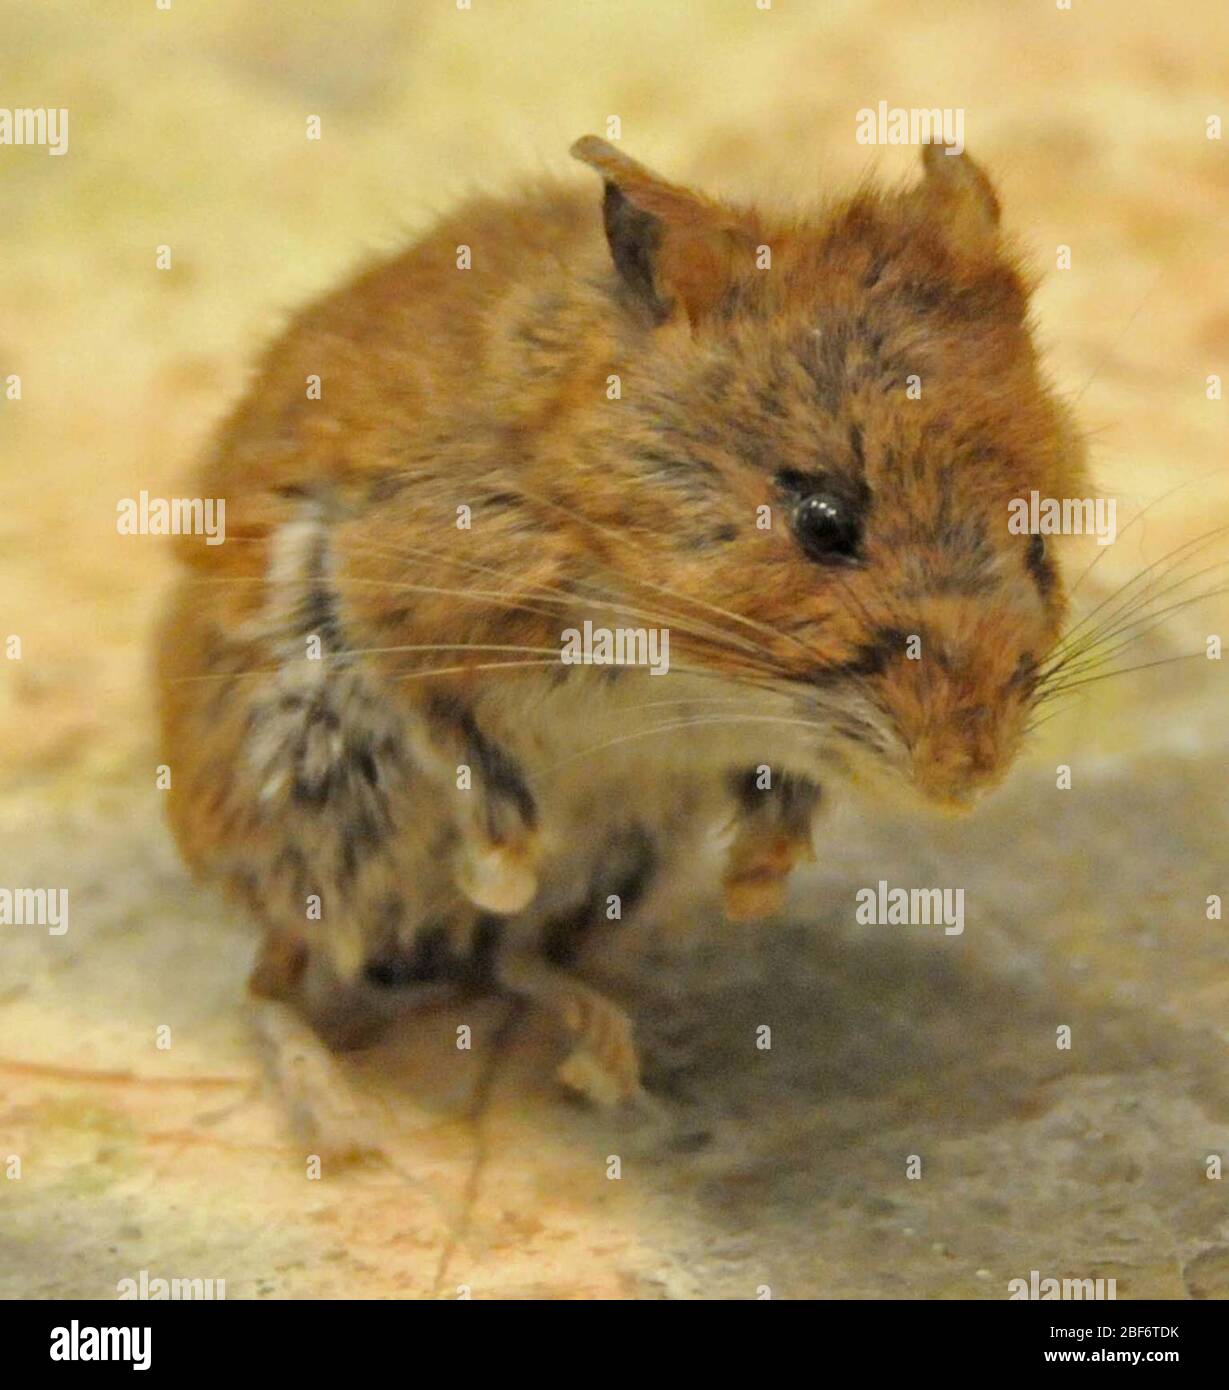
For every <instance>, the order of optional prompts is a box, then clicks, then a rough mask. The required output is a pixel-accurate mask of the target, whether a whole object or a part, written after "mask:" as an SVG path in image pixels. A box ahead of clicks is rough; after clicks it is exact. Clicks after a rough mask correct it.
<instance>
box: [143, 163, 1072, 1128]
mask: <svg viewBox="0 0 1229 1390" xmlns="http://www.w3.org/2000/svg"><path fill="white" fill-rule="evenodd" d="M573 153H574V154H575V155H576V156H577V157H578V158H579V159H580V160H582V161H583V162H584V163H586V164H587V165H589V166H590V167H591V168H592V169H594V170H596V172H597V173H598V174H599V175H600V176H601V179H602V180H603V184H604V194H603V197H602V199H601V201H600V202H599V200H598V198H597V197H595V196H594V191H593V190H592V189H591V188H590V187H589V186H587V185H585V186H581V185H580V184H576V185H573V184H572V183H567V184H565V183H539V184H535V185H532V186H527V187H525V188H522V189H521V190H520V191H519V192H518V193H517V194H516V195H515V196H513V197H509V198H480V199H477V200H475V201H472V202H469V203H467V204H466V205H464V206H462V207H461V208H459V209H458V210H457V211H456V212H455V213H453V214H452V215H451V216H448V217H446V218H445V219H444V220H443V221H441V222H440V223H438V224H437V225H436V226H435V227H434V228H433V229H432V230H431V231H430V232H429V233H428V234H427V235H425V236H424V237H423V238H422V239H421V240H420V241H418V242H417V243H416V244H415V245H413V246H412V247H411V248H410V249H409V250H408V251H406V252H404V253H403V254H401V255H399V256H397V257H395V258H394V259H391V260H388V261H386V262H383V263H381V264H378V265H375V266H373V267H372V268H370V269H368V270H366V271H365V272H364V273H363V274H361V275H359V276H358V278H357V279H355V280H353V281H352V282H351V283H349V284H347V285H345V286H344V287H343V288H341V289H339V290H337V291H336V292H334V293H332V294H330V295H328V296H326V297H325V298H323V299H321V300H320V301H319V302H317V303H315V304H314V305H312V306H311V307H310V308H308V309H307V310H306V311H305V312H303V313H302V314H300V315H299V316H298V317H297V318H296V319H295V321H294V322H293V323H292V324H291V326H290V328H289V329H288V330H287V331H286V332H285V334H284V335H283V336H282V337H281V338H280V340H279V341H278V342H276V343H275V344H274V345H273V347H272V348H271V349H270V350H269V351H268V352H267V354H266V356H265V358H264V361H263V364H262V366H261V368H260V371H259V374H258V376H257V378H256V381H255V383H254V385H253V386H252V388H251V389H250V390H249V392H248V393H247V395H246V397H245V398H244V399H243V401H242V402H241V403H240V404H239V406H238V408H237V409H236V410H235V411H234V412H233V414H232V415H231V416H230V418H229V419H228V421H227V422H226V424H225V426H224V427H223V428H222V429H221V431H220V433H219V434H218V436H217V439H216V441H215V442H214V444H213V446H212V448H211V450H210V453H209V456H208V459H207V460H206V462H205V465H204V468H203V470H202V472H201V474H200V477H199V481H198V483H197V489H198V491H199V493H200V495H201V496H205V497H214V498H224V499H225V502H226V518H227V535H226V539H225V543H224V544H221V545H205V544H203V543H202V542H201V540H200V538H199V537H183V538H182V539H181V541H180V542H179V556H180V559H181V561H182V563H183V575H182V578H181V580H180V583H179V586H178V589H177V592H176V594H175V596H174V600H173V603H172V607H171V610H170V613H169V615H168V618H167V621H166V622H165V624H164V626H163V628H162V631H161V635H160V638H159V669H160V686H161V694H162V706H163V721H164V736H165V753H164V757H165V761H166V762H167V763H168V764H170V766H171V768H172V773H173V781H172V790H171V793H170V818H171V823H172V826H173V828H174V832H175V835H176V837H177V840H178V842H179V845H180V848H181V850H182V852H183V854H184V857H185V858H186V860H187V861H188V863H189V864H190V865H191V866H192V867H193V869H195V870H197V871H198V872H200V873H201V874H203V875H207V876H209V877H210V878H213V879H216V880H218V881H220V882H221V883H223V884H224V885H226V886H227V887H228V888H229V889H230V890H231V892H232V893H233V894H234V896H235V897H237V898H238V899H239V900H240V901H241V902H242V903H243V904H244V905H245V907H246V908H247V909H248V910H249V911H250V913H251V915H252V916H253V918H254V919H255V921H256V922H257V923H258V924H259V926H260V927H261V928H262V929H263V931H264V934H265V935H264V941H265V945H264V949H263V951H262V954H261V956H260V959H259V960H258V962H257V965H256V969H255V972H254V974H253V977H252V988H253V991H254V992H255V993H256V994H257V995H258V996H259V997H260V998H262V999H263V1000H264V1001H265V1017H266V1023H267V1024H268V1026H269V1027H270V1028H271V1029H272V1030H273V1032H274V1034H275V1036H276V1038H277V1039H278V1045H279V1047H280V1048H281V1049H282V1053H281V1055H282V1059H283V1063H285V1067H284V1070H287V1071H288V1072H295V1073H296V1074H297V1073H298V1072H299V1071H303V1070H304V1069H306V1072H307V1073H311V1074H312V1075H313V1076H314V1077H315V1081H313V1083H312V1084H313V1085H316V1086H317V1094H319V1087H320V1086H323V1087H324V1088H325V1090H329V1088H333V1089H332V1091H331V1092H330V1093H331V1094H332V1095H333V1096H334V1097H336V1096H337V1095H339V1094H343V1091H344V1088H342V1087H341V1085H340V1082H339V1079H338V1077H337V1075H335V1074H334V1073H333V1071H332V1066H333V1064H332V1063H330V1062H329V1061H328V1059H327V1057H326V1056H325V1054H324V1053H323V1051H319V1052H317V1051H316V1049H315V1043H314V1041H313V1039H314V1036H315V1034H316V1033H318V1034H319V1035H320V1036H323V1037H324V1038H325V1039H327V1040H328V1041H329V1042H330V1043H331V1044H333V1045H346V1044H352V1043H357V1042H362V1041H365V1040H367V1039H368V1038H369V1037H371V1036H374V1034H375V1033H376V1032H377V1031H378V1028H379V1027H380V1026H381V1025H382V1024H383V1023H384V1022H385V1021H386V1020H387V1018H388V1017H390V1016H391V1014H392V1013H393V1012H395V1006H396V1005H397V1004H398V1003H399V1001H401V1000H403V999H406V998H409V997H419V996H421V995H423V994H424V993H430V992H431V991H433V990H435V989H437V988H439V987H454V986H455V984H456V982H457V981H459V980H464V979H471V980H472V979H477V980H480V981H486V982H489V983H491V984H493V985H498V986H502V987H505V988H508V989H510V990H514V991H519V992H524V993H527V994H530V995H532V996H534V997H535V998H537V999H539V1000H542V1001H544V1002H545V1003H547V1004H548V1005H550V1006H551V1007H552V1008H554V1009H555V1010H556V1011H557V1013H558V1016H559V1018H560V1020H561V1021H562V1023H563V1024H564V1026H565V1027H566V1029H567V1030H568V1031H569V1032H570V1034H571V1035H572V1038H573V1050H572V1052H571V1054H570V1055H569V1057H568V1059H567V1061H566V1062H565V1063H564V1066H563V1068H562V1070H561V1075H562V1077H563V1079H564V1080H565V1081H566V1082H567V1083H568V1084H569V1085H571V1086H573V1087H575V1088H576V1089H579V1090H582V1091H585V1092H586V1093H588V1094H590V1095H593V1096H595V1097H597V1098H599V1099H610V1100H614V1099H618V1098H620V1097H624V1096H629V1095H632V1094H634V1093H635V1092H636V1090H637V1087H638V1076H639V1073H638V1065H637V1060H636V1051H635V1047H634V1045H633V1040H632V1027H631V1024H630V1022H629V1020H628V1018H627V1017H626V1015H625V1014H624V1013H623V1012H622V1011H620V1010H619V1009H618V1008H616V1007H615V1006H614V1005H613V1004H612V1003H610V1002H609V1001H607V1000H606V999H604V998H603V997H602V996H600V995H599V994H597V993H595V992H594V991H593V990H592V989H590V988H589V987H588V986H586V985H585V984H583V983H582V982H581V981H580V980H578V979H577V978H576V977H575V976H573V975H572V974H571V973H569V972H568V970H567V968H566V966H567V964H568V963H569V962H570V960H571V958H572V957H573V955H574V954H575V952H576V950H577V949H578V948H579V947H580V946H581V945H582V943H583V940H584V938H585V936H586V933H587V932H589V931H591V930H592V929H593V928H594V927H603V928H605V927H610V925H611V923H612V921H613V920H615V919H617V920H622V921H626V920H627V919H628V918H629V917H630V916H632V915H633V914H634V913H635V912H636V911H637V910H644V905H645V903H646V902H650V903H651V901H652V897H653V895H654V894H655V893H657V892H659V891H661V890H662V888H663V885H665V884H667V883H668V882H670V881H671V880H679V879H680V878H682V879H684V880H685V879H686V878H687V877H688V875H692V876H694V875H695V872H696V866H697V864H700V863H702V862H703V855H704V853H705V848H706V846H707V845H709V844H710V843H711V841H712V839H713V837H714V835H717V834H720V833H721V832H722V831H724V833H725V848H724V854H725V867H724V870H723V878H722V887H723V892H724V899H725V903H726V907H727V911H728V912H729V913H730V915H732V916H738V917H751V916H759V915H764V914H768V913H771V912H772V911H773V910H774V909H775V907H776V906H777V905H778V903H779V901H780V896H781V890H782V886H783V884H784V882H785V879H786V876H787V875H788V874H789V872H790V870H791V869H792V868H793V867H794V866H795V865H796V864H797V863H798V862H800V861H802V860H805V859H807V858H809V857H812V855H813V850H812V822H813V819H814V816H815V814H816V812H817V809H818V807H819V804H820V801H821V787H823V786H824V784H825V783H827V782H829V781H835V782H839V781H841V780H842V779H843V778H845V777H846V776H848V775H849V774H850V773H851V772H856V773H858V774H859V775H861V776H867V777H870V778H871V779H872V780H874V779H889V780H892V781H895V782H898V783H900V784H901V785H903V786H909V787H911V788H913V789H914V790H915V791H916V793H917V794H918V795H919V796H921V797H922V798H924V799H926V800H928V801H930V802H934V803H937V804H941V805H947V806H964V805H967V804H968V803H970V802H971V801H972V799H973V798H974V797H975V796H976V795H977V794H978V793H979V792H980V791H982V790H983V789H985V788H988V787H990V786H992V785H993V784H994V783H996V782H997V781H998V780H999V779H1000V778H1001V777H1002V776H1003V774H1004V772H1005V771H1006V769H1007V768H1008V766H1009V765H1010V763H1011V761H1012V759H1013V756H1014V755H1015V753H1016V751H1017V750H1018V748H1019V746H1020V743H1021V740H1022V738H1023V736H1024V733H1025V730H1026V726H1027V724H1028V721H1029V719H1030V716H1031V713H1032V711H1033V708H1034V701H1035V698H1036V695H1037V689H1038V681H1039V673H1041V672H1042V670H1043V666H1044V663H1045V660H1046V657H1047V653H1049V652H1051V650H1052V649H1053V647H1054V645H1055V642H1056V639H1057V637H1058V635H1059V632H1060V628H1061V625H1062V622H1063V617H1064V609H1065V600H1064V590H1063V584H1062V580H1061V577H1060V573H1059V571H1058V569H1057V567H1056V566H1055V563H1054V559H1053V557H1052V556H1051V555H1048V554H1047V553H1046V551H1045V546H1044V543H1043V542H1042V538H1041V537H1039V536H1020V535H1016V534H1013V533H1011V532H1010V531H1009V529H1008V524H1007V519H1008V504H1009V502H1010V501H1011V500H1012V499H1014V498H1018V497H1022V496H1023V497H1027V496H1028V495H1029V493H1030V491H1031V490H1034V489H1035V490H1038V491H1039V492H1041V493H1042V494H1043V495H1046V496H1063V495H1071V494H1073V493H1078V491H1079V490H1080V489H1081V487H1082V484H1083V473H1082V470H1083V450H1082V446H1081V443H1080V441H1079V439H1078V437H1077V434H1076V432H1075V430H1074V428H1073V426H1072V423H1071V420H1070V418H1069V414H1068V411H1067V409H1066V407H1065V406H1064V405H1063V404H1062V403H1061V402H1060V401H1059V400H1058V398H1057V397H1056V395H1055V394H1054V393H1053V392H1052V391H1051V390H1050V389H1049V387H1048V386H1047V384H1046V382H1045V380H1044V378H1043V376H1042V374H1041V372H1040V371H1039V367H1038V362H1037V357H1036V353H1035V350H1034V347H1033V344H1032V341H1031V337H1030V333H1029V327H1028V321H1027V315H1028V301H1029V288H1030V287H1029V285H1028V284H1027V283H1026V280H1025V278H1024V277H1023V275H1022V273H1021V271H1020V269H1019V267H1018V265H1017V264H1016V261H1015V260H1014V258H1013V257H1012V255H1011V254H1010V253H1009V252H1008V251H1007V250H1006V249H1005V248H1004V245H1003V241H1002V237H1001V233H1000V228H999V220H1000V218H999V205H998V200H997V198H996V196H995V193H994V191H993V189H992V188H991V185H990V183H989V181H988V179H987V178H986V176H985V174H984V173H983V172H982V171H981V170H980V169H979V168H978V166H977V165H976V164H975V163H974V162H973V161H972V160H971V159H970V158H968V157H967V156H965V155H963V154H962V155H953V154H951V153H945V152H944V150H943V149H942V148H941V147H937V146H927V147H925V148H924V149H923V155H924V172H923V177H922V178H921V180H920V182H918V183H917V184H916V185H915V186H913V187H910V188H907V189H905V190H903V191H874V190H865V189H864V190H863V191H861V192H858V193H857V194H856V195H854V196H852V197H850V198H847V199H846V200H844V201H838V202H834V203H831V204H828V205H825V206H822V207H818V208H817V209H816V210H815V212H814V213H813V215H812V216H809V217H792V218H789V219H782V218H778V217H774V216H771V215H769V214H768V213H766V212H761V211H759V210H757V209H755V208H752V207H739V206H735V205H733V204H727V203H725V202H720V201H716V200H714V199H711V198H709V197H706V196H704V195H702V194H699V193H696V192H693V191H691V190H689V189H687V188H683V187H680V186H678V185H675V184H672V183H669V182H667V181H666V180H665V179H662V178H660V177H658V176H657V175H656V174H653V173H651V172H649V171H648V170H647V169H645V168H644V167H642V166H641V165H639V164H638V163H636V162H635V161H634V160H632V159H630V158H628V157H627V156H625V155H624V154H622V153H621V152H620V151H618V150H616V149H615V148H614V147H612V146H611V145H609V144H607V143H605V142H603V141H601V140H599V139H596V138H594V137H592V136H590V137H586V138H585V139H583V140H581V141H579V142H578V143H577V145H576V146H575V147H574V149H573ZM307 1023H310V1024H311V1029H312V1030H314V1032H313V1031H311V1030H309V1029H308V1028H307V1026H306V1024H307ZM286 1058H290V1059H291V1062H293V1066H292V1065H290V1064H289V1063H286ZM316 1110H317V1113H316V1115H315V1117H314V1121H313V1122H314V1123H315V1125H316V1131H317V1136H318V1137H319V1138H320V1140H321V1143H326V1142H333V1139H336V1146H338V1147H345V1143H346V1141H345V1138H344V1135H343V1136H341V1137H340V1138H339V1137H337V1136H333V1139H331V1138H330V1135H329V1133H328V1132H327V1131H328V1130H329V1127H330V1126H331V1125H336V1126H339V1127H340V1129H341V1130H344V1129H345V1126H346V1124H347V1123H348V1122H349V1120H350V1119H352V1118H353V1116H352V1113H351V1111H350V1108H349V1107H348V1104H347V1102H345V1100H344V1099H343V1100H340V1101H337V1100H335V1099H334V1100H332V1101H330V1100H327V1099H326V1100H325V1101H323V1102H320V1103H318V1104H317V1105H316Z"/></svg>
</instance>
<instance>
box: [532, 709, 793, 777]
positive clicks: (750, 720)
mask: <svg viewBox="0 0 1229 1390" xmlns="http://www.w3.org/2000/svg"><path fill="white" fill-rule="evenodd" d="M713 724H789V725H793V726H796V727H797V728H800V729H809V730H810V731H811V732H812V733H815V732H817V725H816V724H815V723H814V722H813V721H812V720H809V719H787V718H785V717H784V716H776V715H738V714H729V715H713V716H711V717H709V716H705V717H702V718H699V719H681V720H674V721H672V722H669V723H666V724H658V725H655V726H654V727H652V728H650V729H637V730H636V731H635V732H634V733H630V734H621V735H619V736H618V737H617V738H612V739H608V740H606V741H605V742H602V743H595V744H593V745H591V746H590V747H588V748H582V749H580V750H579V751H578V752H576V753H571V754H569V755H568V756H567V757H566V758H563V759H562V760H561V761H560V762H557V763H554V764H553V765H552V766H551V767H548V768H543V769H542V770H541V771H540V772H538V773H537V774H536V776H537V777H546V776H549V775H550V774H551V773H552V772H557V771H558V770H559V769H560V768H561V767H566V766H567V765H568V764H569V763H572V762H575V761H576V760H577V759H578V758H586V757H590V756H592V755H593V754H594V753H601V752H604V751H605V750H606V749H608V748H616V747H618V746H619V745H621V744H624V743H630V742H632V741H633V740H635V739H641V738H648V737H650V736H651V735H654V734H663V733H670V732H675V731H678V730H680V729H694V728H699V727H702V726H704V725H713ZM531 780H534V779H532V778H531Z"/></svg>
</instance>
